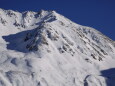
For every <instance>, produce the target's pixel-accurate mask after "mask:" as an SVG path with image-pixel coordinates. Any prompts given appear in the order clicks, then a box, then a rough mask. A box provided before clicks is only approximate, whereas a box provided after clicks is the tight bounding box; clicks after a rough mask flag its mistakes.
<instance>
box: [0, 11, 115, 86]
mask: <svg viewBox="0 0 115 86" xmlns="http://www.w3.org/2000/svg"><path fill="white" fill-rule="evenodd" d="M114 64H115V45H114V41H112V40H111V39H110V38H108V37H106V36H105V35H103V34H102V33H100V32H99V31H97V30H95V29H93V28H91V27H86V26H82V25H79V24H76V23H74V22H72V21H71V20H69V19H67V18H65V17H64V16H62V15H60V14H58V13H57V12H55V11H45V10H41V11H40V12H33V11H25V12H22V13H20V12H15V11H12V10H2V9H0V82H1V83H0V86H107V83H108V82H109V83H110V84H113V86H115V85H114V83H113V82H112V80H111V79H113V80H114V73H109V74H107V76H105V75H104V74H105V71H103V70H106V69H110V68H115V65H114ZM101 71H102V72H101ZM103 72H104V74H103ZM109 72H111V71H109ZM110 74H111V76H110ZM17 81H18V82H17ZM27 82H28V83H27Z"/></svg>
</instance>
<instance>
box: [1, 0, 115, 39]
mask: <svg viewBox="0 0 115 86" xmlns="http://www.w3.org/2000/svg"><path fill="white" fill-rule="evenodd" d="M0 8H3V9H12V10H17V11H20V12H22V11H27V10H32V11H40V10H41V9H44V10H56V11H57V12H58V13H60V14H62V15H64V16H65V17H67V18H69V19H70V20H72V21H74V22H76V23H78V24H81V25H86V26H90V27H94V28H96V29H97V30H99V31H101V32H102V33H103V34H105V35H106V36H109V37H110V38H111V39H113V40H115V0H0Z"/></svg>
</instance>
